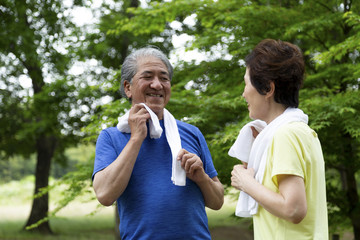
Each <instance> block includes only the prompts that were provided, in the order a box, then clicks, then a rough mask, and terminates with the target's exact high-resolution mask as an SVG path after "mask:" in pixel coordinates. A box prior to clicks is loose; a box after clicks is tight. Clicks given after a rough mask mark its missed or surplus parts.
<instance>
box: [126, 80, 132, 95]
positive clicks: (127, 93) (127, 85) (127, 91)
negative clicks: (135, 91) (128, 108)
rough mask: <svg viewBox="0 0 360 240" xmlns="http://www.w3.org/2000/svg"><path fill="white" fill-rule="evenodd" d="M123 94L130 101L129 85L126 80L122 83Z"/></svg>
mask: <svg viewBox="0 0 360 240" xmlns="http://www.w3.org/2000/svg"><path fill="white" fill-rule="evenodd" d="M124 92H125V94H126V96H127V97H128V98H129V99H131V97H132V96H131V83H130V82H129V81H127V80H125V81H124Z"/></svg>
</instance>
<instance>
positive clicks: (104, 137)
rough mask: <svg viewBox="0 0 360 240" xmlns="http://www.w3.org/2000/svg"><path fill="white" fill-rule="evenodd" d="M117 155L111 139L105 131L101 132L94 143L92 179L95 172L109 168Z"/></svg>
mask: <svg viewBox="0 0 360 240" xmlns="http://www.w3.org/2000/svg"><path fill="white" fill-rule="evenodd" d="M117 156H118V154H117V152H116V150H115V147H114V144H113V141H112V138H111V136H110V134H109V133H108V132H107V131H106V130H102V131H101V132H100V134H99V137H98V139H97V141H96V150H95V162H94V171H93V174H92V179H94V176H95V174H96V173H97V172H99V171H101V170H103V169H104V168H106V167H107V166H109V165H110V164H111V163H112V162H113V161H114V160H115V159H116V158H117Z"/></svg>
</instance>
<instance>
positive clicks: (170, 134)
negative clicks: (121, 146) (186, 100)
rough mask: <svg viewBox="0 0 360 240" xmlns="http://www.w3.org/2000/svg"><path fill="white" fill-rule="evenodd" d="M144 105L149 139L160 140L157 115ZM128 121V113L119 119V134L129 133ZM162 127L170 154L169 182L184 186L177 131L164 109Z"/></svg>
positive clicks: (184, 175)
mask: <svg viewBox="0 0 360 240" xmlns="http://www.w3.org/2000/svg"><path fill="white" fill-rule="evenodd" d="M141 104H142V105H144V107H145V108H146V110H147V111H148V112H149V113H150V117H151V119H150V120H149V131H150V137H151V138H155V139H156V138H160V137H161V134H162V132H163V130H162V128H161V126H160V122H159V119H158V117H157V115H156V114H155V113H154V112H153V111H152V110H151V109H150V108H149V107H148V106H146V104H145V103H141ZM128 119H129V111H128V112H126V113H125V114H124V115H123V116H121V117H119V118H118V120H119V123H118V124H117V128H118V129H119V131H121V132H126V133H130V131H131V130H130V126H129V123H128ZM164 125H165V135H166V139H167V141H168V143H169V146H170V149H171V154H172V174H171V180H172V181H173V183H174V184H175V185H177V186H185V185H186V172H185V170H184V169H183V168H182V167H181V162H180V161H178V160H177V155H178V153H179V151H180V150H181V139H180V134H179V130H178V127H177V124H176V120H175V118H174V116H173V115H172V114H171V113H170V112H169V111H168V110H166V109H165V108H164Z"/></svg>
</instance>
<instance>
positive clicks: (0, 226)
mask: <svg viewBox="0 0 360 240" xmlns="http://www.w3.org/2000/svg"><path fill="white" fill-rule="evenodd" d="M33 189H34V178H33V177H26V178H24V179H23V180H21V181H12V182H9V183H6V184H2V185H0V239H4V240H10V239H11V240H17V239H26V240H35V239H42V240H60V239H61V240H75V239H76V240H79V239H87V240H92V239H94V240H95V239H96V240H97V239H102V240H103V239H104V240H106V239H111V240H113V239H114V228H115V227H114V225H115V224H114V214H115V213H114V211H115V210H114V207H99V204H98V202H97V201H96V200H90V201H89V199H90V198H91V196H83V197H82V198H80V199H78V200H76V201H75V202H72V203H71V204H70V205H68V206H67V207H65V208H64V209H62V210H61V211H60V212H59V213H58V214H57V215H56V216H55V217H52V218H50V226H51V229H52V230H53V232H54V235H40V234H36V233H30V232H28V231H23V230H22V229H23V227H24V225H25V223H26V220H27V218H28V216H29V214H30V210H31V209H30V208H31V202H32V199H31V197H32V193H33ZM63 189H64V187H63V186H58V187H57V188H55V189H53V190H51V192H50V209H54V208H55V207H56V206H55V199H59V198H60V197H61V192H62V191H63ZM92 194H93V193H92ZM90 195H91V194H90ZM92 196H93V195H92ZM234 209H235V202H234V201H233V200H231V199H230V198H226V204H225V205H224V206H223V208H222V209H221V210H220V211H213V210H210V209H207V213H208V216H209V227H210V229H213V228H216V227H219V226H233V225H236V224H238V221H237V220H236V219H235V218H234V217H233V213H234Z"/></svg>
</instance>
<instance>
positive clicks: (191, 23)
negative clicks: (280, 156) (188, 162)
mask: <svg viewBox="0 0 360 240" xmlns="http://www.w3.org/2000/svg"><path fill="white" fill-rule="evenodd" d="M264 38H274V39H281V40H284V41H289V42H292V43H295V44H297V45H298V46H299V47H300V48H301V49H302V51H303V53H304V58H305V63H306V79H305V82H304V86H303V88H302V90H301V92H300V108H301V109H303V110H304V111H305V112H306V113H307V114H308V115H309V124H310V126H311V127H312V128H313V129H315V130H316V131H317V133H318V135H319V138H320V141H321V143H322V147H323V152H324V158H325V163H326V182H327V200H328V212H329V226H330V229H329V230H330V236H331V238H332V239H344V240H345V239H346V240H347V239H360V200H359V189H360V176H359V168H360V114H359V113H360V95H359V85H360V80H359V79H360V64H359V62H360V54H359V51H360V1H355V0H342V1H339V0H309V1H305V0H297V1H295V0H276V1H275V0H258V1H255V0H254V1H251V0H173V1H169V0H168V1H162V0H158V1H149V0H142V1H137V0H122V1H115V0H103V1H101V0H96V1H95V0H93V1H90V0H64V1H62V0H26V1H24V0H1V1H0V126H1V127H0V239H81V238H83V239H114V234H115V233H114V232H115V230H114V229H115V227H114V226H115V221H116V219H115V214H114V212H115V210H114V209H113V207H110V208H105V207H101V206H99V205H98V203H97V202H96V200H95V199H94V193H93V190H92V188H91V181H90V178H91V173H92V164H93V159H94V145H95V142H96V137H97V135H98V134H99V132H100V131H101V129H103V128H105V127H108V126H114V125H115V124H116V122H117V118H118V117H119V115H121V114H122V113H124V111H126V109H129V107H130V105H129V103H128V102H127V101H126V100H125V99H123V98H121V96H120V93H119V82H120V76H119V71H120V69H121V64H122V62H123V60H124V58H125V57H126V56H127V55H128V54H129V53H130V52H131V51H132V50H133V49H136V48H139V47H143V46H146V45H154V46H157V47H159V48H160V49H161V50H163V51H164V52H165V53H166V54H168V56H169V58H170V59H171V62H172V63H173V65H174V67H175V72H174V78H173V80H172V97H171V100H170V102H169V104H168V106H167V108H168V109H169V111H171V112H172V113H173V115H174V116H175V117H176V118H177V119H181V120H183V121H186V122H189V123H191V124H194V125H196V126H197V127H199V129H200V130H201V131H202V132H203V134H204V136H205V138H206V140H207V142H208V145H209V148H210V151H211V154H212V157H213V160H214V164H215V167H216V169H217V170H218V173H219V178H220V180H221V182H222V183H223V184H224V185H225V186H227V187H228V188H227V191H226V193H227V196H226V203H225V205H224V207H223V208H222V209H221V210H220V211H218V212H213V211H210V210H208V214H209V225H210V228H211V231H212V233H213V238H214V239H251V221H249V219H239V218H235V217H234V216H233V211H234V208H235V204H236V197H237V193H236V191H235V192H234V191H233V189H231V188H230V187H229V185H230V172H231V169H232V166H233V165H234V164H237V163H238V161H237V160H236V159H233V158H231V157H229V156H228V155H227V152H228V149H229V148H230V146H231V145H232V144H233V142H234V141H235V139H236V136H237V134H238V132H239V130H240V129H241V127H242V126H243V125H244V124H245V123H246V122H248V121H249V120H250V119H249V118H248V111H247V106H246V103H245V101H244V100H243V99H242V97H241V94H242V91H243V88H244V83H243V75H244V72H245V66H244V61H243V59H244V57H245V56H246V55H247V54H248V53H249V52H250V51H251V49H252V48H253V47H254V46H255V45H256V44H257V43H258V42H259V41H261V40H262V39H264ZM33 197H35V198H33ZM24 229H28V230H26V231H22V230H24ZM249 234H250V235H249ZM230 235H233V236H232V237H231V236H230ZM234 236H235V237H234Z"/></svg>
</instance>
